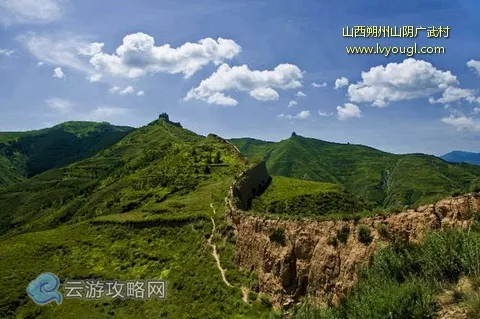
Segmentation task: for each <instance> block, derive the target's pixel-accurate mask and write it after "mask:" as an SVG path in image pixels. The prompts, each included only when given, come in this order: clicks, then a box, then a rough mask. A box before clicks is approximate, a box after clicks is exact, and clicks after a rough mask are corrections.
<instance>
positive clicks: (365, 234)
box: [357, 225, 373, 245]
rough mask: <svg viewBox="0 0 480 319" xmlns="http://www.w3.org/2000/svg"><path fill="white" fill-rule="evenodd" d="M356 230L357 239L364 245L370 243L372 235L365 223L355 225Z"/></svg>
mask: <svg viewBox="0 0 480 319" xmlns="http://www.w3.org/2000/svg"><path fill="white" fill-rule="evenodd" d="M357 232H358V240H359V241H360V242H361V243H364V244H366V245H368V244H370V243H371V242H372V240H373V238H372V235H371V233H370V228H369V227H368V226H366V225H358V226H357Z"/></svg>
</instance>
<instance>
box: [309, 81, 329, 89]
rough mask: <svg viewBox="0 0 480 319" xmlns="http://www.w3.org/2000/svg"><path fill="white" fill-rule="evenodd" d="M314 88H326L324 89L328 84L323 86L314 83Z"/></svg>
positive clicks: (324, 83)
mask: <svg viewBox="0 0 480 319" xmlns="http://www.w3.org/2000/svg"><path fill="white" fill-rule="evenodd" d="M312 86H313V87H314V88H324V87H326V86H327V82H323V83H322V84H318V83H315V82H313V83H312Z"/></svg>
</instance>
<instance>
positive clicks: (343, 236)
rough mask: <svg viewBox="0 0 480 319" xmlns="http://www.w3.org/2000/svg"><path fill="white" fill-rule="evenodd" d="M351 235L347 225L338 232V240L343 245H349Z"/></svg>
mask: <svg viewBox="0 0 480 319" xmlns="http://www.w3.org/2000/svg"><path fill="white" fill-rule="evenodd" d="M349 235H350V227H348V226H347V225H344V226H342V228H341V229H340V230H338V231H337V239H338V241H339V242H341V243H342V244H346V243H347V240H348V236H349Z"/></svg>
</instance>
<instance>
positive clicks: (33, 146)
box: [0, 122, 133, 187]
mask: <svg viewBox="0 0 480 319" xmlns="http://www.w3.org/2000/svg"><path fill="white" fill-rule="evenodd" d="M132 130H133V128H131V127H123V126H114V125H110V124H109V123H95V122H66V123H62V124H59V125H56V126H54V127H52V128H47V129H42V130H37V131H28V132H0V187H4V186H7V185H10V184H12V183H16V182H18V181H21V180H24V179H25V178H29V177H32V176H35V175H37V174H40V173H42V172H45V171H47V170H49V169H52V168H57V167H62V166H66V165H68V164H71V163H74V162H76V161H78V160H81V159H84V158H88V157H90V156H92V155H94V154H95V153H97V152H99V151H101V150H103V149H105V148H106V147H109V146H111V145H113V144H115V143H116V142H117V141H119V140H120V139H122V138H123V137H124V136H125V135H126V134H128V133H130V132H131V131H132Z"/></svg>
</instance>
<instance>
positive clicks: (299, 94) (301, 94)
mask: <svg viewBox="0 0 480 319" xmlns="http://www.w3.org/2000/svg"><path fill="white" fill-rule="evenodd" d="M295 95H296V96H297V97H305V96H307V95H306V94H305V93H303V92H302V91H298V92H297V94H295Z"/></svg>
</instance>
